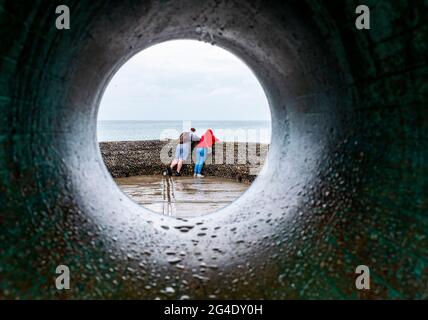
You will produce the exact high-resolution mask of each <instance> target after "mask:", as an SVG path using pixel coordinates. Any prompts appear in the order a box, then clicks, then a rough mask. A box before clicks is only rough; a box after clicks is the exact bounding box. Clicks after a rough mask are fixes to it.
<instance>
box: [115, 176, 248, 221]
mask: <svg viewBox="0 0 428 320" xmlns="http://www.w3.org/2000/svg"><path fill="white" fill-rule="evenodd" d="M115 181H116V183H117V184H118V185H119V187H120V188H121V189H122V191H123V192H124V193H125V194H127V195H128V196H129V197H130V198H131V199H133V200H134V201H135V202H137V203H138V204H140V205H141V206H143V207H146V208H147V209H150V210H152V211H154V212H157V213H161V214H165V215H169V216H176V217H194V216H200V215H203V214H207V213H210V212H214V211H216V210H218V209H221V208H223V207H225V206H227V205H228V204H230V203H231V202H233V201H234V200H235V199H237V198H238V197H239V196H240V195H242V193H244V192H245V191H246V190H247V189H248V187H249V186H250V184H249V183H240V182H237V181H234V180H230V179H226V178H218V177H212V176H210V177H205V178H193V177H189V176H183V177H163V176H135V177H129V178H117V179H115Z"/></svg>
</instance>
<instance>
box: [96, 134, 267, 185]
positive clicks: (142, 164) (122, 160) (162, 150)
mask: <svg viewBox="0 0 428 320" xmlns="http://www.w3.org/2000/svg"><path fill="white" fill-rule="evenodd" d="M175 147H176V142H175V141H172V140H167V141H160V140H151V141H123V142H101V143H100V150H101V154H102V157H103V159H104V163H105V165H106V166H107V169H108V170H109V172H110V174H111V175H112V176H113V177H114V178H122V177H131V176H140V175H159V174H161V173H162V171H163V170H164V169H165V168H166V166H167V163H169V162H170V161H171V160H172V159H173V157H174V155H175ZM268 149H269V145H267V144H259V143H243V142H235V143H228V142H223V143H219V144H217V145H215V146H214V148H213V149H212V153H210V155H209V157H208V159H207V161H206V164H205V166H204V170H203V173H204V174H206V175H208V176H217V177H224V178H231V179H236V180H238V181H246V182H251V181H253V180H254V179H255V178H256V177H257V175H258V173H259V172H260V170H261V168H262V166H263V164H264V162H265V160H266V157H267V153H268ZM194 160H195V151H193V153H192V159H189V161H188V162H187V164H186V165H185V166H184V168H183V171H182V174H183V175H190V174H192V173H193V167H194Z"/></svg>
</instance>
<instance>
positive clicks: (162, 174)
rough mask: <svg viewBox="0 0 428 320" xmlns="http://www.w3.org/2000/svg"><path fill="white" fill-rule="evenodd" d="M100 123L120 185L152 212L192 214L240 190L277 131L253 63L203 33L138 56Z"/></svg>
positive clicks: (116, 84) (113, 86)
mask: <svg viewBox="0 0 428 320" xmlns="http://www.w3.org/2000/svg"><path fill="white" fill-rule="evenodd" d="M97 125H98V129H97V135H98V141H99V142H100V149H101V153H102V155H103V160H104V163H105V165H106V167H107V169H108V171H109V172H110V174H111V175H112V176H113V178H114V180H115V182H116V183H117V184H118V186H119V187H120V189H121V190H122V191H123V192H124V193H125V194H126V195H127V196H129V197H130V198H131V199H132V200H134V201H135V202H136V203H138V204H140V205H141V206H143V207H145V208H147V209H149V210H152V211H154V212H157V213H161V214H164V215H169V216H175V217H183V218H188V217H194V216H195V215H196V216H197V215H200V214H208V213H212V212H215V211H217V210H219V209H221V208H223V207H225V206H227V205H229V204H230V203H232V202H233V201H235V200H236V199H237V198H239V197H240V196H241V195H242V194H243V193H244V192H245V191H246V190H247V189H248V188H249V186H250V185H251V183H252V182H253V181H254V180H255V179H256V178H257V176H258V175H259V174H260V172H261V171H262V170H261V169H262V167H263V165H264V163H265V160H266V157H267V153H268V150H269V144H270V135H271V117H270V109H269V103H268V101H267V98H266V95H265V93H264V90H263V88H262V86H261V84H260V83H259V81H258V80H257V78H256V76H255V75H254V73H253V72H252V71H251V70H250V68H249V67H248V66H247V65H246V64H245V63H244V62H243V61H241V60H240V59H239V58H238V57H236V56H235V55H233V54H232V53H230V52H228V51H226V50H225V49H222V48H219V47H217V46H213V45H212V44H207V43H204V42H200V41H194V40H174V41H167V42H163V43H160V44H157V45H154V46H151V47H149V48H147V49H145V50H143V51H141V52H139V53H137V54H136V55H135V56H133V57H132V58H131V59H129V60H128V61H127V62H126V63H125V64H124V65H123V66H122V67H121V68H120V69H119V70H118V71H117V72H116V73H115V75H114V76H113V78H112V80H111V81H110V83H109V84H108V86H107V87H106V89H105V91H104V95H103V98H102V100H101V103H100V107H99V111H98V122H97ZM209 130H212V131H209ZM180 137H181V138H182V139H181V140H182V141H181V142H180Z"/></svg>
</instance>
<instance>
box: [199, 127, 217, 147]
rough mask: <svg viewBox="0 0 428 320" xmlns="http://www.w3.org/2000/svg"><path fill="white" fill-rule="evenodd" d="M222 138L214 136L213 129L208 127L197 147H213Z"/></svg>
mask: <svg viewBox="0 0 428 320" xmlns="http://www.w3.org/2000/svg"><path fill="white" fill-rule="evenodd" d="M219 141H220V140H219V139H217V138H216V137H215V136H214V133H213V131H212V130H211V129H208V130H207V132H205V134H204V135H203V136H202V137H201V140H200V141H199V144H198V145H197V148H211V147H212V146H213V145H214V144H215V143H216V142H219Z"/></svg>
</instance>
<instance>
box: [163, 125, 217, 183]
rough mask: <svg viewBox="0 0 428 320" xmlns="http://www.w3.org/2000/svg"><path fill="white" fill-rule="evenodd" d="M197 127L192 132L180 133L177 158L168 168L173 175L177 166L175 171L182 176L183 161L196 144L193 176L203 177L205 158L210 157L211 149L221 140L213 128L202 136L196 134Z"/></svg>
mask: <svg viewBox="0 0 428 320" xmlns="http://www.w3.org/2000/svg"><path fill="white" fill-rule="evenodd" d="M195 132H196V129H195V128H192V129H190V132H183V133H182V134H181V135H180V139H179V142H178V144H177V149H176V151H175V159H174V161H173V162H172V163H171V166H170V167H169V168H168V173H169V174H170V175H171V174H172V170H173V169H174V167H175V166H177V170H176V171H175V175H176V176H181V169H182V167H183V163H184V162H185V161H187V159H188V158H189V154H190V153H191V152H192V145H193V144H196V143H197V145H196V147H195V148H196V162H195V169H194V171H193V176H194V177H198V178H203V177H204V176H203V175H202V167H203V166H204V163H205V160H206V159H207V158H208V151H209V149H210V148H211V147H212V146H213V145H214V144H215V143H216V142H218V141H219V140H218V139H217V138H216V137H215V136H214V133H213V131H212V130H211V129H208V130H207V131H206V132H205V133H204V135H202V137H200V138H199V137H198V136H197V135H196V133H195Z"/></svg>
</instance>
